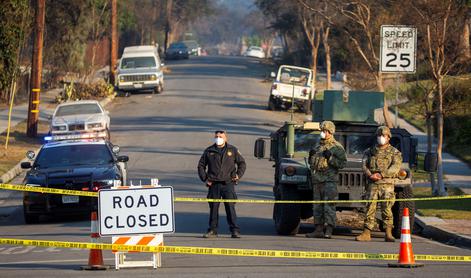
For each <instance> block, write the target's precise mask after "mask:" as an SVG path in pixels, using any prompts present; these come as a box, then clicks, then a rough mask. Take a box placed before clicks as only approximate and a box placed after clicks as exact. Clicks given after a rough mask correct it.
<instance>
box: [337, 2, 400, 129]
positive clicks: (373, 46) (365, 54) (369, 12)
mask: <svg viewBox="0 0 471 278" xmlns="http://www.w3.org/2000/svg"><path fill="white" fill-rule="evenodd" d="M329 4H330V5H333V8H334V9H336V10H337V11H338V12H339V13H340V14H341V15H342V16H343V17H344V18H345V19H347V21H348V22H350V23H351V24H344V25H343V26H339V27H340V28H342V31H343V33H344V34H345V35H346V36H347V38H348V39H349V41H350V42H351V43H352V46H353V48H354V49H355V51H356V52H357V53H358V54H359V55H360V57H361V58H362V60H363V61H364V63H365V64H366V66H367V67H368V70H369V72H370V73H371V74H373V76H374V78H375V80H376V87H377V89H378V90H379V91H381V92H384V84H383V74H382V72H381V71H380V70H379V55H378V54H377V53H378V52H379V44H380V37H379V29H380V28H379V27H380V24H379V22H380V20H378V17H379V16H380V15H382V10H381V9H380V6H378V3H377V2H376V1H370V0H358V1H348V2H347V1H343V0H332V1H330V2H329ZM383 115H384V120H385V123H386V125H387V126H389V127H392V121H391V117H390V115H389V109H388V103H387V101H386V97H385V100H384V107H383Z"/></svg>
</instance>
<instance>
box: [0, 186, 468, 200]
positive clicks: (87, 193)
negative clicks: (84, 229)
mask: <svg viewBox="0 0 471 278" xmlns="http://www.w3.org/2000/svg"><path fill="white" fill-rule="evenodd" d="M0 189H7V190H18V191H27V192H37V193H49V194H62V195H75V196H85V197H98V192H91V191H79V190H68V189H59V188H50V187H39V186H31V185H14V184H3V183H0ZM462 199H471V195H458V196H444V197H420V198H405V199H396V200H395V201H396V202H412V201H439V200H462ZM174 200H175V202H195V203H208V202H211V203H219V202H230V203H251V204H328V203H336V204H340V203H373V202H389V201H390V200H387V199H385V200H322V201H321V200H306V201H298V200H248V199H207V198H190V197H175V199H174Z"/></svg>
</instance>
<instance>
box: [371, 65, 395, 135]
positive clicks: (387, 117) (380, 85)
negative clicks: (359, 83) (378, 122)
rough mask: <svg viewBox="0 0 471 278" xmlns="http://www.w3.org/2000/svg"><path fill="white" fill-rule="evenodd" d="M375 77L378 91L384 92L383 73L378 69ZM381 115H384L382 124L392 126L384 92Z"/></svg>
mask: <svg viewBox="0 0 471 278" xmlns="http://www.w3.org/2000/svg"><path fill="white" fill-rule="evenodd" d="M375 78H376V86H377V87H378V90H379V91H380V92H384V85H383V73H382V72H380V71H378V73H377V75H376V76H375ZM383 117H384V124H385V125H386V126H387V127H389V128H392V127H393V125H392V121H391V115H390V114H389V105H388V101H387V99H386V94H385V95H384V106H383Z"/></svg>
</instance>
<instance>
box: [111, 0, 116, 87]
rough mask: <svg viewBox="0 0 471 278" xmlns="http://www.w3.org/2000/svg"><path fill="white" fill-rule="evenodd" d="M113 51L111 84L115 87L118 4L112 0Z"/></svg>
mask: <svg viewBox="0 0 471 278" xmlns="http://www.w3.org/2000/svg"><path fill="white" fill-rule="evenodd" d="M110 47H111V50H110V83H111V85H115V69H116V60H118V4H117V0H111V46H110Z"/></svg>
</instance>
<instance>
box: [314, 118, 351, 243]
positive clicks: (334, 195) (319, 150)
mask: <svg viewBox="0 0 471 278" xmlns="http://www.w3.org/2000/svg"><path fill="white" fill-rule="evenodd" d="M320 128H321V134H320V137H321V140H320V142H319V144H318V145H317V146H315V147H314V148H313V149H312V150H311V151H310V152H309V165H310V168H311V183H312V187H313V188H312V189H313V200H337V199H338V191H337V184H338V179H339V169H342V168H343V167H345V164H346V163H347V157H346V155H345V150H344V148H343V146H342V145H341V144H340V143H339V142H337V141H336V140H335V138H334V133H335V125H334V123H333V122H331V121H324V122H322V123H321V125H320ZM313 214H314V226H315V230H314V232H313V233H309V234H306V237H314V238H331V237H332V232H333V230H334V227H335V222H336V207H335V204H334V203H328V204H314V207H313ZM324 228H325V232H324Z"/></svg>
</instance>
